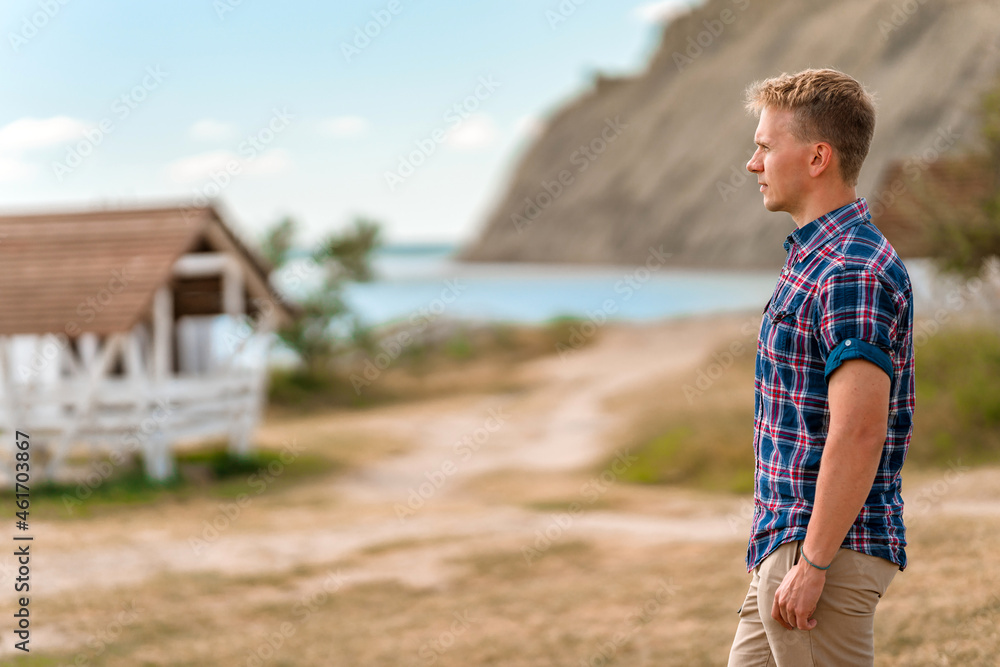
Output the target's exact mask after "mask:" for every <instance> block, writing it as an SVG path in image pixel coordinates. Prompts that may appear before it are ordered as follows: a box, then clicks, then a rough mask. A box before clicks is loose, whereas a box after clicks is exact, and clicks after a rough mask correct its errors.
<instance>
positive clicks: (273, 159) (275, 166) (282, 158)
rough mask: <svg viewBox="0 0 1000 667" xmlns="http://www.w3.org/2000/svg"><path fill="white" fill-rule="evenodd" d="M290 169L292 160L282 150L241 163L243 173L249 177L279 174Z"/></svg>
mask: <svg viewBox="0 0 1000 667" xmlns="http://www.w3.org/2000/svg"><path fill="white" fill-rule="evenodd" d="M291 168H292V158H291V157H290V156H289V155H288V151H286V150H285V149H284V148H275V149H274V150H271V151H267V152H266V153H261V154H260V155H258V156H257V157H255V158H254V159H252V160H247V161H246V162H244V163H243V173H245V174H248V175H250V176H262V175H269V174H280V173H281V172H283V171H288V170H289V169H291Z"/></svg>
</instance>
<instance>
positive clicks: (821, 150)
mask: <svg viewBox="0 0 1000 667" xmlns="http://www.w3.org/2000/svg"><path fill="white" fill-rule="evenodd" d="M833 162H834V159H833V146H831V145H830V144H829V143H827V142H825V141H821V142H819V143H816V144H813V147H812V154H811V155H810V156H809V175H810V176H812V177H813V178H816V177H817V176H820V175H821V174H823V172H825V171H826V170H827V169H829V168H830V167H832V166H833Z"/></svg>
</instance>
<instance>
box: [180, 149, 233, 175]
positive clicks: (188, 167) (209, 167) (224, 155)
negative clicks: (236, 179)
mask: <svg viewBox="0 0 1000 667" xmlns="http://www.w3.org/2000/svg"><path fill="white" fill-rule="evenodd" d="M236 159H237V158H236V154H235V153H233V152H232V151H228V150H217V151H209V152H207V153H198V154H197V155H191V156H189V157H182V158H178V159H176V160H174V161H173V162H171V163H170V164H168V165H167V176H169V177H170V180H172V181H174V182H175V183H193V182H195V181H201V180H203V179H206V178H208V177H209V175H210V174H211V173H212V172H218V171H225V170H226V165H227V164H228V163H229V162H230V161H231V160H236Z"/></svg>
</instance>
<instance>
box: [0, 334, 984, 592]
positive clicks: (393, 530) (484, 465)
mask: <svg viewBox="0 0 1000 667" xmlns="http://www.w3.org/2000/svg"><path fill="white" fill-rule="evenodd" d="M749 319H750V316H725V317H715V318H708V319H698V320H688V321H679V322H674V323H669V324H656V325H649V326H630V327H608V328H607V330H606V331H602V332H601V334H602V335H601V337H600V338H599V339H598V340H597V341H596V342H595V343H594V344H593V345H590V346H587V347H584V348H581V349H580V350H577V351H573V352H571V353H569V354H566V355H563V356H557V355H553V356H550V357H547V358H543V359H539V360H536V361H533V362H530V363H527V364H525V365H523V366H522V367H520V368H517V369H512V373H518V374H519V377H520V379H522V380H524V382H525V383H526V386H527V387H528V389H526V390H524V391H520V392H513V393H505V394H497V395H485V396H484V395H476V396H465V397H456V398H447V399H440V400H429V401H423V402H419V403H412V404H407V405H403V406H392V407H384V408H379V409H375V410H368V411H364V412H360V413H348V414H345V413H335V414H331V415H330V416H329V417H328V418H324V417H320V418H316V417H311V418H309V420H308V428H310V429H329V430H330V431H331V432H333V431H336V430H337V429H348V430H351V431H352V432H365V433H368V434H370V435H371V436H373V437H391V438H394V439H399V440H402V441H406V442H407V443H408V444H409V447H410V448H409V450H408V452H407V453H405V454H403V455H400V456H395V457H389V458H383V459H380V460H377V461H375V462H373V463H372V464H370V465H367V466H364V467H363V468H361V469H359V470H357V471H355V472H353V473H351V474H349V475H347V476H342V477H339V478H336V481H335V482H334V483H330V482H329V481H323V482H309V483H305V484H304V485H303V486H302V488H296V489H294V490H292V491H291V492H289V493H285V494H282V495H281V497H280V498H271V497H269V496H268V494H264V495H262V496H261V497H260V498H257V499H254V500H253V502H251V503H250V504H249V505H247V506H246V507H241V508H238V509H237V510H234V509H233V508H232V506H231V504H228V503H225V502H218V501H203V502H202V501H199V502H198V503H193V504H190V505H177V506H168V507H157V508H136V509H135V511H129V512H121V513H116V514H114V515H113V516H109V517H106V518H99V519H92V520H84V521H80V522H68V521H63V522H57V523H43V524H40V525H37V526H36V530H37V533H36V535H37V537H36V539H37V541H38V543H39V544H44V545H45V549H43V550H39V552H38V554H37V556H36V557H35V560H34V564H35V567H36V570H35V572H37V581H38V582H39V586H38V594H39V595H41V596H49V595H58V594H60V593H63V592H65V591H68V590H76V589H86V588H105V589H106V588H111V587H118V586H134V585H138V584H141V583H142V582H143V581H146V580H148V579H150V578H151V577H156V576H160V575H165V574H166V575H171V574H179V575H181V574H189V573H194V572H202V573H205V572H219V573H224V574H227V575H257V574H275V573H280V572H283V571H290V570H292V569H294V568H296V567H299V566H304V565H305V566H309V565H322V564H328V563H333V562H343V563H345V565H344V567H343V568H341V570H342V571H341V572H340V573H339V575H338V576H341V577H342V578H343V582H344V583H346V584H350V583H353V582H362V581H369V580H372V579H379V578H396V579H399V580H402V581H405V582H408V583H411V584H414V585H433V584H439V583H441V582H442V581H443V580H446V579H447V578H449V576H451V574H452V570H453V567H454V566H453V565H450V564H449V563H450V562H451V561H452V560H454V557H455V555H456V554H460V553H462V552H466V551H468V550H470V549H482V548H507V549H522V550H524V549H529V550H530V549H531V548H538V545H539V539H540V538H539V536H540V535H541V536H548V537H547V538H544V539H541V543H542V544H543V546H544V544H545V542H546V540H547V539H549V538H551V540H549V541H557V540H562V539H585V540H590V541H605V542H609V543H614V542H620V541H623V540H624V541H628V542H634V543H639V544H649V543H667V542H677V541H725V540H731V541H736V540H742V539H745V535H746V530H747V528H748V525H749V511H748V508H747V501H746V500H745V499H743V500H734V499H731V498H730V499H726V498H720V499H714V500H708V501H704V502H702V499H700V498H699V499H696V498H694V496H692V494H691V493H690V492H680V491H664V490H659V491H658V492H657V495H656V499H655V502H656V503H658V504H657V505H656V511H655V513H653V512H651V513H649V514H644V513H637V512H632V511H614V510H607V509H603V508H601V507H600V506H598V505H595V506H594V507H593V508H592V509H590V511H587V512H585V513H582V514H579V515H577V516H573V517H569V518H568V519H567V518H566V517H567V516H568V515H565V513H563V514H562V518H559V517H560V511H559V510H552V511H545V510H539V509H534V508H532V507H531V504H530V502H527V501H526V498H530V497H531V494H529V493H526V491H525V490H526V489H529V488H532V487H533V486H537V483H538V482H539V481H541V482H543V484H544V485H545V486H546V487H549V486H551V487H552V488H564V489H567V492H566V494H565V495H566V497H567V498H569V499H572V498H574V497H576V498H579V491H578V489H579V488H580V482H581V480H586V478H587V475H592V474H593V473H592V472H587V470H593V469H594V466H595V465H596V464H598V463H599V462H601V461H605V460H609V457H611V456H613V453H612V452H611V451H610V449H609V447H608V445H607V444H606V439H605V435H606V434H607V433H608V432H609V431H610V430H611V429H613V428H615V427H617V426H618V425H619V422H620V420H621V419H622V416H621V415H618V414H613V413H611V412H609V410H608V409H607V407H606V403H607V401H608V399H611V398H613V397H615V396H620V395H622V394H627V393H628V392H629V391H634V390H636V389H639V388H642V387H649V386H656V387H660V388H661V392H662V400H664V401H670V400H681V397H682V394H681V391H680V386H681V385H682V384H683V383H685V382H691V381H692V379H693V377H694V374H695V372H696V369H697V366H698V364H699V363H703V360H704V359H705V358H706V357H707V356H708V355H709V354H710V353H711V352H712V351H713V350H716V349H719V348H720V347H722V346H724V345H726V344H728V342H730V341H733V340H737V339H738V338H740V332H739V329H740V326H741V325H742V324H743V323H745V322H747V321H748V320H749ZM581 471H582V472H581ZM498 474H502V475H506V476H507V478H509V479H514V480H517V479H518V478H520V477H523V481H522V482H521V483H519V484H518V483H514V484H509V485H508V487H506V488H510V489H513V491H511V492H509V493H504V494H501V495H502V497H501V499H499V500H498V494H497V493H487V492H486V491H485V490H484V489H486V487H487V486H488V484H487V480H489V479H492V478H493V477H495V476H496V475H498ZM964 474H966V475H967V477H966V478H964V479H962V480H961V481H962V484H967V483H968V482H969V481H970V480H971V479H972V477H974V476H975V475H974V473H964ZM969 475H971V476H972V477H968V476H969ZM921 484H922V486H921V485H918V486H916V487H914V490H913V491H912V492H911V493H913V494H914V497H916V498H918V499H919V498H920V497H921V494H923V495H924V496H926V497H927V498H928V499H929V500H942V499H943V496H941V494H943V493H945V492H947V493H949V494H950V493H952V491H954V489H955V488H956V486H957V483H956V482H955V481H954V479H952V478H951V477H949V478H947V479H945V478H944V477H942V478H941V479H928V480H924V481H923V482H921ZM942 485H946V487H944V488H945V490H944V491H942V490H941V489H942ZM620 492H621V493H629V494H635V495H636V497H638V495H640V494H644V493H648V492H647V490H643V489H630V490H629V489H626V490H621V491H620ZM934 494H937V495H934ZM650 497H651V496H650ZM998 506H1000V504H991V503H977V502H972V503H970V502H964V503H963V501H961V499H956V500H955V501H954V502H951V503H950V504H949V503H944V502H934V503H930V502H928V503H927V507H928V509H927V511H933V512H956V511H957V512H960V513H964V514H975V513H977V512H988V513H996V511H997V509H996V508H997V507H998ZM918 507H919V505H918ZM213 522H214V523H215V524H216V525H217V526H219V525H223V524H224V527H223V528H222V529H217V530H214V531H213V529H212V527H211V526H210V524H211V523H213ZM12 572H13V563H12V561H11V558H10V557H7V558H6V560H3V561H0V579H3V580H4V581H6V580H7V579H8V578H9V577H10V576H11V573H12Z"/></svg>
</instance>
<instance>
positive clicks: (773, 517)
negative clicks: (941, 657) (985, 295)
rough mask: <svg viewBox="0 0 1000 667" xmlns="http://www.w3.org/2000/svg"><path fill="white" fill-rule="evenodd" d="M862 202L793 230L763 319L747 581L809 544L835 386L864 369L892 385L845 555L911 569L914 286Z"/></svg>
mask: <svg viewBox="0 0 1000 667" xmlns="http://www.w3.org/2000/svg"><path fill="white" fill-rule="evenodd" d="M870 220H871V214H870V213H869V212H868V205H867V203H866V202H865V200H864V199H858V200H856V201H854V202H852V203H850V204H848V205H846V206H843V207H841V208H839V209H837V210H836V211H832V212H830V213H827V214H826V215H823V216H821V217H819V218H817V219H815V220H813V221H812V222H810V223H809V224H807V225H804V226H803V227H801V228H799V229H796V230H795V231H794V232H792V233H791V234H789V235H788V237H787V239H786V240H785V243H784V246H785V250H786V251H788V257H787V259H786V261H785V266H784V268H783V269H782V270H781V275H780V276H779V278H778V284H777V285H776V286H775V288H774V294H773V295H772V296H771V300H770V301H768V303H767V306H765V308H764V313H763V315H764V316H763V319H762V322H761V327H760V336H759V338H758V341H757V361H756V378H755V381H754V439H753V445H754V454H755V458H756V468H755V471H754V516H753V525H752V528H751V536H750V545H749V547H748V548H747V570H752V569H753V568H754V567H756V566H757V565H758V564H759V563H760V562H761V561H762V560H763V559H764V557H765V556H767V555H768V554H769V553H771V552H772V551H773V550H774V549H776V548H778V547H779V546H781V545H782V544H785V543H786V542H791V541H793V540H801V539H805V535H806V527H807V526H808V524H809V517H810V516H811V514H812V509H813V501H814V499H815V494H816V478H817V476H818V474H819V465H820V458H821V457H822V455H823V445H824V444H825V442H826V437H827V431H828V428H829V425H830V406H829V402H828V397H827V383H828V382H829V375H830V373H832V372H833V371H834V370H835V369H836V368H837V367H838V366H839V365H840V364H841V363H843V362H844V361H846V360H848V359H858V358H860V359H867V360H869V361H871V362H873V363H875V364H878V365H879V366H880V367H881V368H882V369H883V370H885V372H886V373H887V374H888V375H889V377H890V378H891V388H890V396H889V420H888V430H887V434H886V439H885V445H884V448H883V450H882V459H881V461H879V466H878V471H877V472H876V474H875V481H874V483H873V485H872V490H871V492H870V493H869V494H868V498H867V499H866V500H865V504H864V507H863V508H862V509H861V512H860V513H859V514H858V516H857V518H856V519H855V520H854V524H853V525H852V526H851V528H850V530H848V532H847V536H846V537H845V538H844V542H843V544H842V546H843V547H846V548H848V549H853V550H855V551H859V552H861V553H866V554H870V555H872V556H878V557H880V558H885V559H886V560H890V561H892V562H893V563H896V564H897V565H899V567H900V569H903V568H905V567H906V553H905V551H904V547H905V546H906V539H905V529H904V526H903V499H902V497H901V496H900V477H899V471H900V468H901V467H902V465H903V459H904V458H905V456H906V449H907V446H908V445H909V442H910V433H911V431H912V419H913V408H914V387H913V297H912V293H911V288H910V277H909V275H908V274H907V272H906V268H905V267H904V266H903V263H902V262H901V261H900V260H899V257H898V256H897V255H896V251H895V250H893V248H892V246H891V245H889V242H888V241H886V239H885V237H884V236H882V233H881V232H880V231H879V230H878V229H877V228H876V227H875V226H874V225H873V224H871V222H870Z"/></svg>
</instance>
